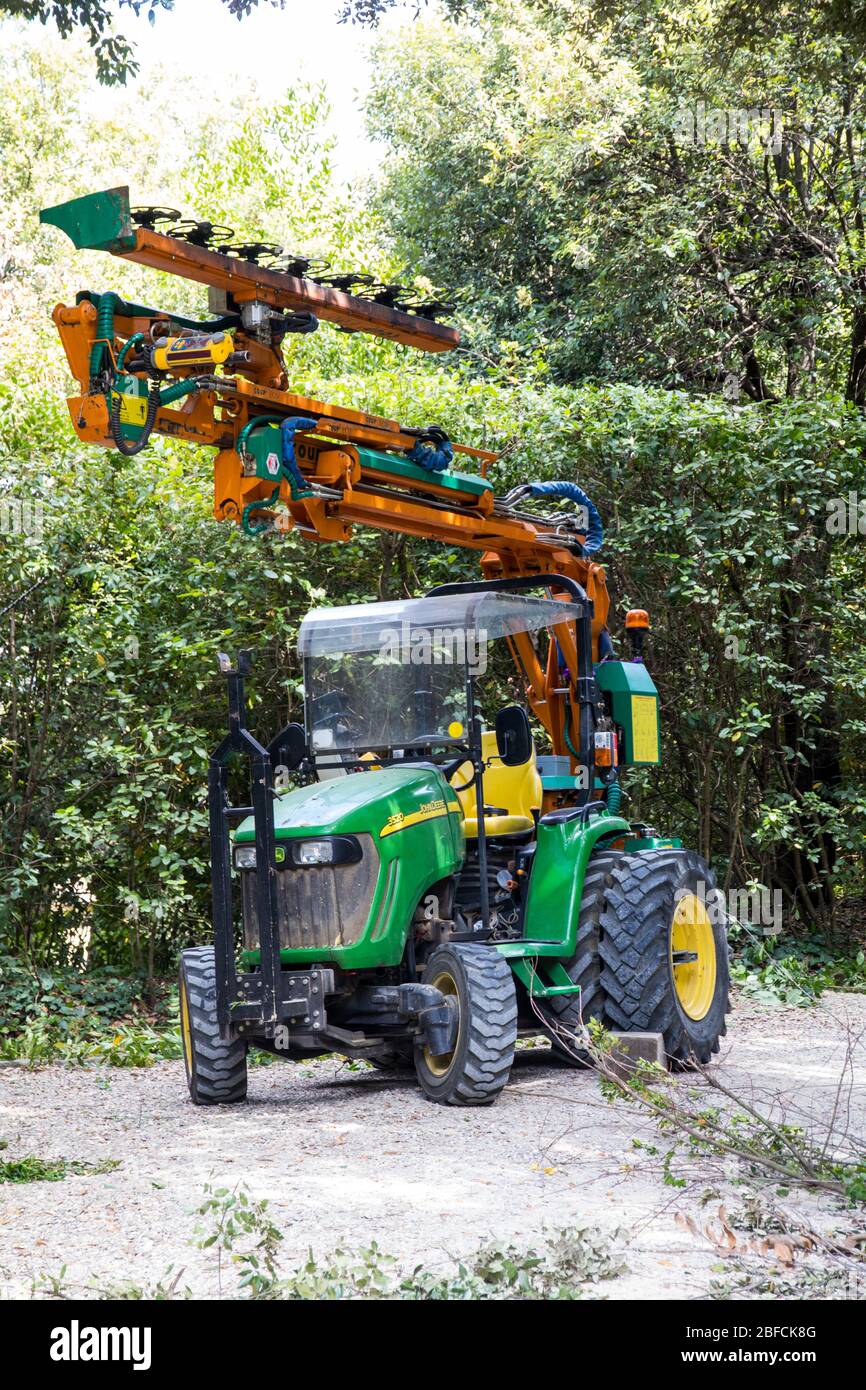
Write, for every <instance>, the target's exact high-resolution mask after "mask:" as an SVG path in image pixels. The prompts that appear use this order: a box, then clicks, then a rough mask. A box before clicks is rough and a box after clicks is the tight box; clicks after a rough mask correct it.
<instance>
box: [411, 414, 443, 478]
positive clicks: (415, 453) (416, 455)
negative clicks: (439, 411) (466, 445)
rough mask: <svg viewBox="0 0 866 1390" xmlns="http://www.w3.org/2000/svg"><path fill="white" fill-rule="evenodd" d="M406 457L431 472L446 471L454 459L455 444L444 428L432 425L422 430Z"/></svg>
mask: <svg viewBox="0 0 866 1390" xmlns="http://www.w3.org/2000/svg"><path fill="white" fill-rule="evenodd" d="M406 458H407V459H408V460H409V462H410V463H415V464H417V465H418V466H419V467H420V468H426V469H427V471H428V472H429V473H444V472H445V470H446V469H447V468H450V467H451V464H452V463H453V461H454V445H453V444H452V443H451V440H450V439H449V438H448V436H447V435H446V433H445V431H444V430H442V429H440V428H439V426H438V425H431V426H430V427H429V429H426V430H424V431H422V433H421V434H420V435H419V437H418V439H417V440H416V442H415V445H414V448H412V449H411V450H410V451H409V453H408V454H407V455H406Z"/></svg>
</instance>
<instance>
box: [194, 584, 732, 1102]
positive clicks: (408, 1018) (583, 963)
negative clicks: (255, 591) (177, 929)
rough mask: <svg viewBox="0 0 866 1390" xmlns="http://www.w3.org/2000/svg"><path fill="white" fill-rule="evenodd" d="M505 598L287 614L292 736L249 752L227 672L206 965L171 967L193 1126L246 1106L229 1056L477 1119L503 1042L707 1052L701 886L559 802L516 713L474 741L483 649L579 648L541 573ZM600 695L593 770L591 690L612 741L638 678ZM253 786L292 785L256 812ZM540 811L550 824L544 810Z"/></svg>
mask: <svg viewBox="0 0 866 1390" xmlns="http://www.w3.org/2000/svg"><path fill="white" fill-rule="evenodd" d="M527 587H528V586H527V585H526V582H525V581H514V582H512V583H509V582H508V581H504V582H501V581H493V582H487V583H485V582H479V583H477V584H471V585H463V586H446V587H445V588H440V589H437V590H434V591H433V593H431V594H430V595H428V596H427V597H426V598H421V599H410V600H406V601H403V602H397V603H372V604H362V605H359V606H354V607H348V608H325V609H321V610H319V611H315V612H312V613H310V614H308V616H307V617H306V618H305V619H304V621H303V623H302V625H301V629H300V635H299V650H300V654H301V656H302V658H303V664H304V678H305V679H304V688H305V724H304V726H301V725H300V724H293V725H289V726H288V727H287V728H286V729H285V730H284V731H283V732H282V734H280V735H279V736H278V737H277V738H276V739H275V740H274V741H273V743H272V744H271V746H270V747H269V748H264V747H262V746H261V745H259V744H258V743H257V742H256V741H255V739H254V738H253V737H252V735H251V734H250V733H249V732H248V730H247V729H246V727H245V720H244V700H243V679H244V675H245V671H246V663H245V662H242V663H241V664H240V667H239V669H236V670H232V669H230V668H228V664H227V662H226V663H225V665H226V677H227V680H228V683H229V709H230V729H229V734H228V736H227V738H226V739H225V741H224V743H223V744H222V746H221V748H220V749H219V750H218V751H217V753H216V755H215V758H214V760H213V773H212V780H211V834H212V853H213V865H214V907H215V914H214V925H215V932H216V937H215V945H214V947H200V948H196V949H192V950H188V951H184V953H183V957H182V963H181V1009H182V1020H183V1042H184V1056H185V1059H186V1070H187V1079H188V1082H189V1088H190V1094H191V1096H192V1098H193V1100H194V1101H196V1102H197V1103H199V1104H215V1103H221V1102H227V1101H237V1100H242V1099H243V1098H244V1096H245V1095H246V1087H247V1049H248V1048H249V1047H250V1046H255V1047H262V1048H267V1049H268V1050H270V1051H274V1052H276V1053H279V1054H281V1055H283V1056H285V1057H287V1058H290V1059H294V1060H300V1059H304V1058H310V1057H315V1056H317V1055H320V1054H321V1053H323V1052H338V1053H342V1054H343V1055H345V1056H348V1057H353V1058H363V1059H366V1060H368V1061H369V1062H371V1063H373V1064H374V1065H375V1066H378V1067H399V1066H410V1067H411V1066H414V1069H415V1072H416V1074H417V1077H418V1081H419V1083H420V1085H421V1087H422V1088H423V1090H424V1092H425V1094H426V1095H427V1096H428V1097H429V1098H430V1099H431V1100H434V1101H440V1102H444V1103H448V1104H452V1105H485V1104H489V1103H490V1102H491V1101H493V1100H495V1098H496V1096H497V1095H498V1094H499V1092H500V1091H501V1089H502V1087H503V1086H504V1085H505V1083H506V1081H507V1080H508V1075H509V1072H510V1070H511V1065H512V1061H513V1059H514V1050H515V1045H516V1043H517V1039H518V1036H519V1035H520V1034H521V1033H538V1032H543V1033H545V1034H547V1035H548V1036H549V1037H550V1038H551V1039H552V1041H553V1044H554V1046H555V1047H556V1049H557V1051H558V1052H559V1053H560V1055H561V1056H563V1057H566V1058H570V1059H571V1060H573V1061H574V1062H575V1063H576V1064H579V1063H580V1062H581V1061H582V1060H583V1059H584V1058H585V1056H586V1044H587V1037H588V1035H587V1029H588V1025H589V1023H590V1021H591V1020H593V1019H596V1020H598V1021H599V1022H600V1023H602V1024H604V1025H606V1027H607V1028H609V1029H612V1030H616V1031H630V1030H635V1029H638V1030H641V1031H650V1032H655V1033H660V1034H662V1035H663V1038H664V1047H665V1051H666V1052H667V1054H668V1056H669V1057H670V1058H671V1059H672V1060H673V1061H674V1062H677V1063H685V1062H688V1061H689V1060H691V1059H696V1060H698V1061H702V1062H706V1061H708V1060H709V1059H710V1057H711V1055H712V1053H713V1052H714V1051H716V1050H717V1048H718V1045H719V1036H720V1034H721V1033H722V1032H723V1031H724V1021H725V1010H726V1007H727V997H728V972H727V964H726V946H725V936H724V929H723V917H722V914H721V913H720V911H719V909H718V907H717V905H716V895H715V893H714V880H713V877H712V874H711V872H710V870H709V868H708V866H707V865H706V864H705V863H704V862H703V860H701V859H700V858H699V857H698V856H697V855H696V854H693V853H691V852H689V851H687V850H684V849H682V848H681V846H680V842H679V841H678V840H674V839H664V838H660V837H659V836H658V835H657V834H656V833H655V832H654V831H652V830H649V829H648V828H646V827H640V826H634V825H631V824H630V823H629V822H628V821H627V820H625V819H623V818H622V817H621V816H620V815H618V814H615V813H613V812H612V810H611V808H610V806H609V804H608V800H609V799H608V798H607V797H605V796H601V797H590V798H587V797H586V796H585V795H584V796H581V795H580V790H581V789H580V783H581V780H582V778H581V774H580V773H579V772H578V773H575V772H573V771H572V770H571V769H570V765H569V762H568V760H567V759H557V758H556V757H550V756H547V757H539V756H538V755H537V754H536V751H535V747H534V743H533V738H532V733H531V726H530V721H529V717H528V714H527V711H526V710H525V709H524V708H523V707H522V706H520V705H509V706H506V707H504V708H501V709H500V710H499V711H498V713H497V714H496V717H495V721H494V726H493V728H491V729H489V730H488V729H485V728H484V727H483V722H482V719H481V716H480V713H479V701H478V698H477V692H476V685H477V681H478V679H479V677H480V675H481V674H482V672H483V669H484V667H485V664H486V656H487V644H488V643H490V642H492V641H495V640H497V639H505V640H507V641H509V642H511V643H517V642H520V643H521V644H525V643H526V642H529V643H531V644H532V647H533V650H536V651H538V649H539V648H540V647H541V646H545V647H546V648H547V650H548V651H549V650H552V651H553V653H554V656H556V652H557V648H558V646H559V641H560V638H563V639H566V640H567V636H568V633H569V629H571V632H572V634H573V633H574V632H575V630H576V632H577V634H578V647H579V648H580V649H582V650H583V651H584V652H587V651H588V650H589V646H588V644H589V642H590V637H591V634H590V619H589V613H588V610H587V606H586V603H585V601H584V600H583V597H582V595H581V593H580V592H579V591H578V586H577V585H575V584H573V583H572V582H571V581H569V580H568V579H567V578H565V577H564V576H561V575H553V574H551V575H542V576H538V578H537V579H535V580H533V581H532V587H533V588H539V589H541V591H542V594H543V595H544V596H542V597H538V596H532V595H530V594H528V593H527V592H525V590H526V588H527ZM553 593H559V594H560V595H563V597H560V598H558V599H557V598H553V597H550V596H549V595H552V594H553ZM544 655H545V656H546V653H544ZM556 659H557V660H558V658H556ZM605 665H607V666H608V670H607V671H606V672H605V671H604V666H605ZM629 665H630V666H631V668H632V669H631V670H629ZM602 673H603V676H602V680H601V682H600V687H599V689H598V690H597V692H596V693H595V695H594V696H593V702H594V704H596V705H597V709H596V710H595V714H596V718H595V720H594V724H593V727H594V729H596V730H598V729H601V734H600V735H598V734H594V735H593V742H595V738H596V737H599V738H600V740H601V742H600V745H599V751H600V752H602V753H603V740H604V734H605V729H604V726H605V724H610V740H609V742H610V744H611V745H612V744H613V743H614V742H617V741H618V735H617V730H616V721H615V720H614V719H611V718H610V715H609V714H608V705H607V704H606V703H605V698H604V695H603V693H602V691H603V690H605V689H606V690H607V691H608V692H609V694H610V696H611V708H618V707H619V706H622V708H624V709H625V711H626V713H625V714H624V715H623V713H622V708H621V709H620V715H621V717H624V718H625V719H626V724H625V726H622V725H620V728H621V729H622V732H623V735H625V733H626V732H627V733H628V735H629V737H630V738H631V739H634V738H635V737H637V736H638V735H639V731H636V729H635V725H634V720H633V719H632V717H631V714H630V703H629V702H630V701H631V700H632V699H634V698H637V699H638V700H640V699H642V698H643V699H649V700H650V701H651V702H654V699H655V697H654V696H653V695H647V694H638V695H637V696H636V697H635V695H634V693H633V691H635V690H637V691H640V692H645V691H647V689H648V687H649V684H650V682H649V678H648V675H647V673H646V668H645V667H644V666H643V663H642V662H640V661H635V662H632V663H629V664H628V665H627V664H626V663H620V662H616V661H613V660H611V661H610V663H609V664H608V663H604V664H603V666H602V667H601V668H600V671H599V674H602ZM563 679H564V677H563ZM624 691H625V692H627V700H626V703H625V704H624V705H623V702H622V700H621V698H620V699H619V702H618V704H617V701H618V696H621V695H622V693H623V692H624ZM623 741H625V739H624V737H623ZM237 753H241V754H246V755H247V756H248V757H249V759H250V763H251V768H252V801H251V805H249V806H241V807H232V806H230V805H228V803H227V799H226V770H227V767H228V765H229V763H230V762H231V760H232V758H233V757H234V755H235V754H237ZM274 767H277V768H279V769H281V770H282V772H281V775H282V776H283V777H284V778H285V777H293V778H295V779H296V780H297V783H298V785H296V786H295V787H293V788H292V789H291V790H286V791H283V792H281V793H279V794H276V793H275V792H274V791H273V790H272V784H273V769H274ZM613 785H614V783H613V781H611V782H609V783H608V786H609V787H611V786H613ZM546 794H548V795H550V794H554V795H557V796H558V797H559V798H561V799H562V804H561V805H559V806H558V807H557V808H555V809H552V810H549V811H547V812H545V811H544V800H545V795H546ZM611 799H612V798H611ZM232 824H234V826H235V828H234V831H233V833H230V832H229V827H230V826H231V825H232ZM235 890H236V892H235ZM235 895H236V896H237V897H239V899H240V904H241V907H242V920H243V942H242V948H241V950H240V953H239V956H238V958H237V959H236V952H235V934H234V921H235V913H234V909H233V897H234V896H235Z"/></svg>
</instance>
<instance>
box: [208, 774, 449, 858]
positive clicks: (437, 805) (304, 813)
mask: <svg viewBox="0 0 866 1390" xmlns="http://www.w3.org/2000/svg"><path fill="white" fill-rule="evenodd" d="M445 817H447V818H448V820H450V821H459V820H460V819H461V812H460V805H459V802H458V800H457V797H456V795H455V793H454V791H453V789H452V788H451V787H450V786H449V785H448V783H447V782H446V781H445V779H444V777H443V776H442V774H441V773H440V772H439V770H438V769H437V768H435V767H417V766H414V767H386V768H382V769H380V770H379V771H374V772H352V773H349V774H348V776H346V777H334V778H331V779H330V780H329V781H327V782H314V783H312V784H311V785H310V786H307V787H297V788H295V790H294V791H290V792H284V793H283V794H282V796H279V797H277V798H276V800H275V802H274V828H275V831H276V837H277V839H278V840H279V839H287V838H290V837H292V836H296V835H309V834H310V832H311V831H313V832H315V833H317V834H323V835H336V834H340V833H348V832H351V831H355V832H359V831H361V832H366V833H367V834H370V835H372V836H373V837H374V838H375V839H379V838H380V837H381V838H389V837H390V836H392V835H395V834H396V833H397V832H398V831H403V832H405V831H407V830H409V829H411V828H412V826H415V825H420V824H425V823H427V822H428V821H431V820H439V819H444V818H445ZM234 838H235V841H236V842H237V843H241V844H242V843H244V842H245V841H247V842H248V841H250V840H253V839H254V838H255V831H254V828H253V818H252V816H248V817H247V819H246V820H245V821H242V822H241V824H240V825H239V826H238V828H237V831H236V832H235V837H234Z"/></svg>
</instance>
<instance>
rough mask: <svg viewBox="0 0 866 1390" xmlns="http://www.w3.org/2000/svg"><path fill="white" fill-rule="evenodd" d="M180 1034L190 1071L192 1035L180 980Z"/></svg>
mask: <svg viewBox="0 0 866 1390" xmlns="http://www.w3.org/2000/svg"><path fill="white" fill-rule="evenodd" d="M180 1036H181V1041H182V1043H183V1055H184V1060H185V1061H186V1065H187V1068H188V1070H189V1072H190V1073H192V1037H191V1034H190V1027H189V1004H188V1003H187V999H186V982H185V981H184V980H181V982H180Z"/></svg>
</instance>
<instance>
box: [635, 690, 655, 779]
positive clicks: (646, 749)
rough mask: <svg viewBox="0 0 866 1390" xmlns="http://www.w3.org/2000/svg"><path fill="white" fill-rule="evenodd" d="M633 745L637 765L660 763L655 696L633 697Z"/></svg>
mask: <svg viewBox="0 0 866 1390" xmlns="http://www.w3.org/2000/svg"><path fill="white" fill-rule="evenodd" d="M631 744H632V758H633V760H634V761H635V762H636V763H657V762H658V761H659V710H658V700H657V699H656V696H655V695H632V697H631Z"/></svg>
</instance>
